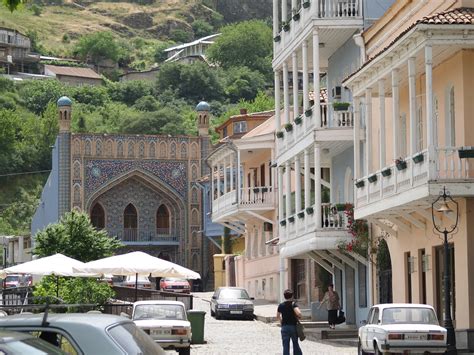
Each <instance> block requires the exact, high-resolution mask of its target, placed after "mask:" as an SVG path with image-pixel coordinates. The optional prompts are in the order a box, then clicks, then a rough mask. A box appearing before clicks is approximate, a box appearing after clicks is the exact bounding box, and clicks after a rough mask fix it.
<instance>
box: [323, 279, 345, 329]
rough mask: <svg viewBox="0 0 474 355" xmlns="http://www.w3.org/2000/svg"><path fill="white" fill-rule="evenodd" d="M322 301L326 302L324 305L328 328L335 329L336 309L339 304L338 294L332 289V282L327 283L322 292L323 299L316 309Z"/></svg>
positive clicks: (339, 307)
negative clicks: (326, 312) (323, 292)
mask: <svg viewBox="0 0 474 355" xmlns="http://www.w3.org/2000/svg"><path fill="white" fill-rule="evenodd" d="M324 303H327V304H326V307H327V310H328V323H329V328H331V329H336V323H337V311H338V310H340V309H341V304H340V303H339V295H338V294H337V292H336V291H334V285H333V284H329V285H328V290H327V292H326V293H325V294H324V297H323V300H322V301H321V303H320V304H319V307H318V309H320V308H321V306H322V305H323V304H324Z"/></svg>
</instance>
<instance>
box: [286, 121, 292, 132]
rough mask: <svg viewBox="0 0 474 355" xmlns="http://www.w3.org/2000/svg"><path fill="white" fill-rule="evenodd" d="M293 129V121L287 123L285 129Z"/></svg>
mask: <svg viewBox="0 0 474 355" xmlns="http://www.w3.org/2000/svg"><path fill="white" fill-rule="evenodd" d="M292 130H293V125H292V124H291V123H287V124H285V131H287V132H291V131H292Z"/></svg>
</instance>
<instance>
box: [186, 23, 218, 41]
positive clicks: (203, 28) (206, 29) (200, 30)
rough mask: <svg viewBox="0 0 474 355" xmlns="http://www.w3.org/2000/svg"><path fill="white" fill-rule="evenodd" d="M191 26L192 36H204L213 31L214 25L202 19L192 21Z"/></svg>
mask: <svg viewBox="0 0 474 355" xmlns="http://www.w3.org/2000/svg"><path fill="white" fill-rule="evenodd" d="M191 27H192V29H193V32H194V38H201V37H206V36H209V35H211V34H213V33H214V27H213V26H212V25H211V24H210V23H208V22H206V21H204V20H196V21H194V22H193V23H192V24H191Z"/></svg>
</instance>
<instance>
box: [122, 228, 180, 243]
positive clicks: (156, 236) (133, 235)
mask: <svg viewBox="0 0 474 355" xmlns="http://www.w3.org/2000/svg"><path fill="white" fill-rule="evenodd" d="M117 237H118V238H119V239H120V241H122V242H123V243H124V244H126V245H179V240H178V234H177V231H176V230H175V229H174V228H156V229H153V230H150V229H140V228H123V229H122V230H121V231H118V232H117Z"/></svg>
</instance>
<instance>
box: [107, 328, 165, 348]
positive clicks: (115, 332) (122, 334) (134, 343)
mask: <svg viewBox="0 0 474 355" xmlns="http://www.w3.org/2000/svg"><path fill="white" fill-rule="evenodd" d="M108 333H109V334H110V336H111V337H112V338H113V339H114V340H115V341H116V342H117V343H118V344H119V345H120V346H121V347H122V348H123V349H124V350H125V352H126V353H127V354H141V355H152V354H153V355H155V354H164V351H163V349H161V347H160V346H159V345H157V344H155V342H154V341H153V339H152V338H150V336H149V335H148V334H146V333H145V332H144V331H143V330H141V329H140V328H138V327H137V326H136V325H135V324H134V323H125V324H119V325H116V326H115V327H113V328H109V329H108Z"/></svg>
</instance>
